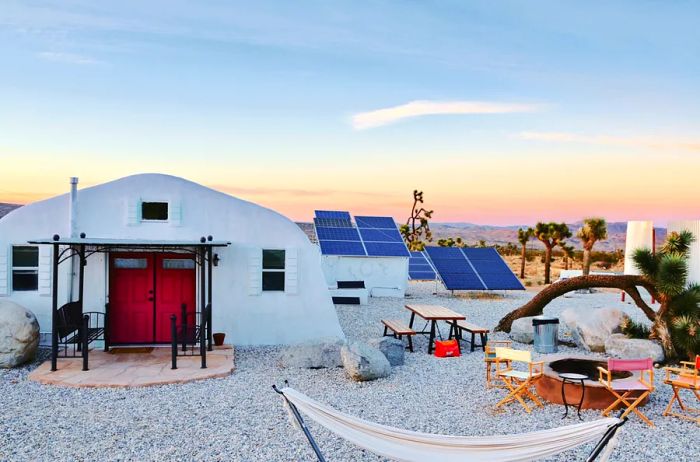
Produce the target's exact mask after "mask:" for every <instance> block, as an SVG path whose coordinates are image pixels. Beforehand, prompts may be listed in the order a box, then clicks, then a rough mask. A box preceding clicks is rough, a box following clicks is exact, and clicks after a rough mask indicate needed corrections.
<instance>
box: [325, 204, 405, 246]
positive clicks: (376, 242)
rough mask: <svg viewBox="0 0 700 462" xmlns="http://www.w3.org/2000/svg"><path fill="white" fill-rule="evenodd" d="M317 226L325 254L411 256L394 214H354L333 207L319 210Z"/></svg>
mask: <svg viewBox="0 0 700 462" xmlns="http://www.w3.org/2000/svg"><path fill="white" fill-rule="evenodd" d="M315 214H316V217H315V218H314V226H315V228H316V236H317V237H318V240H319V244H320V245H321V253H322V254H323V255H350V256H370V257H408V256H409V253H408V249H407V248H406V244H405V243H404V241H403V238H402V237H401V233H399V230H398V228H397V227H396V223H395V222H394V219H393V218H391V217H367V216H358V217H355V221H356V223H357V227H355V226H353V223H352V219H351V217H350V213H348V212H343V211H334V210H316V212H315Z"/></svg>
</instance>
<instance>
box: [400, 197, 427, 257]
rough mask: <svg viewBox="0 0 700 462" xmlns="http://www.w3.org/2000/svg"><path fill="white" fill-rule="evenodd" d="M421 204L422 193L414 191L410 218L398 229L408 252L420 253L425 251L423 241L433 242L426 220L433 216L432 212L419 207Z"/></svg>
mask: <svg viewBox="0 0 700 462" xmlns="http://www.w3.org/2000/svg"><path fill="white" fill-rule="evenodd" d="M422 203H423V191H418V190H417V189H416V190H414V191H413V208H412V209H411V216H410V217H408V220H406V224H405V225H401V228H400V231H401V235H402V236H403V238H404V240H405V241H406V245H407V246H408V250H411V251H421V250H423V249H425V241H427V242H430V241H432V240H433V234H432V233H431V231H430V225H429V224H428V220H429V219H430V218H432V216H433V211H432V210H426V209H424V208H423V207H422V206H421V205H420V204H422ZM423 239H425V241H424V240H423Z"/></svg>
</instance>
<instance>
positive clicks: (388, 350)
mask: <svg viewBox="0 0 700 462" xmlns="http://www.w3.org/2000/svg"><path fill="white" fill-rule="evenodd" d="M369 345H370V346H371V347H374V348H376V349H377V350H379V351H381V352H382V353H384V356H386V359H388V360H389V364H391V365H392V366H403V358H404V353H405V351H406V347H405V346H404V344H403V342H402V341H401V340H399V339H396V338H394V337H380V338H377V339H373V340H370V341H369Z"/></svg>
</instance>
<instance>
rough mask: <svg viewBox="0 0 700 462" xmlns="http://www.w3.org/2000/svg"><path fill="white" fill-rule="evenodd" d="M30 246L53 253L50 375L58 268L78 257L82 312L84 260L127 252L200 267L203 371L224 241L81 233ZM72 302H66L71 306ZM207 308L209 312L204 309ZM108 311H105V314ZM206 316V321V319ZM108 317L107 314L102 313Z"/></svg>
mask: <svg viewBox="0 0 700 462" xmlns="http://www.w3.org/2000/svg"><path fill="white" fill-rule="evenodd" d="M28 243H29V244H33V245H51V246H52V249H53V252H52V254H53V255H52V268H51V271H52V272H51V274H52V282H51V291H52V299H51V313H52V316H51V371H56V370H57V364H58V340H59V338H58V327H57V326H58V309H59V306H58V267H59V265H60V264H61V263H63V262H64V261H67V260H69V259H72V258H74V257H78V259H79V271H78V300H77V301H78V302H79V303H80V306H81V310H82V309H83V293H84V288H85V266H86V265H87V259H88V258H89V257H90V256H92V255H94V254H97V253H109V252H118V251H129V252H178V253H186V254H191V255H193V257H194V258H193V259H194V261H195V264H198V265H199V266H200V274H199V276H200V291H199V292H200V293H199V296H200V297H199V298H200V300H199V302H200V325H201V326H205V325H206V347H205V339H204V338H203V337H204V331H205V329H201V333H202V338H201V339H200V354H201V356H202V367H203V368H205V367H206V351H207V350H208V351H212V349H213V347H212V327H211V322H212V315H211V313H212V309H211V307H212V293H213V290H212V273H213V268H212V267H213V266H214V259H215V258H216V257H215V255H214V253H213V249H214V248H215V247H227V246H229V245H230V244H231V243H230V242H227V241H214V240H213V239H212V237H211V236H208V237H201V238H200V239H199V241H186V240H178V241H174V240H173V241H166V240H161V241H158V240H136V239H109V238H104V239H96V238H86V237H85V234H84V233H82V234H81V235H80V237H79V238H77V237H76V238H61V237H60V236H59V235H58V234H55V235H54V236H53V237H52V238H51V239H35V240H31V241H28ZM71 301H72V300H69V302H71ZM205 307H208V309H205ZM105 311H108V310H105ZM205 313H206V318H207V319H204V318H205ZM105 314H107V313H105ZM105 317H106V319H107V322H105V335H104V342H105V350H107V349H108V348H109V318H108V316H105ZM87 354H88V352H87V348H85V350H84V351H83V358H84V359H83V362H84V367H83V369H84V370H87Z"/></svg>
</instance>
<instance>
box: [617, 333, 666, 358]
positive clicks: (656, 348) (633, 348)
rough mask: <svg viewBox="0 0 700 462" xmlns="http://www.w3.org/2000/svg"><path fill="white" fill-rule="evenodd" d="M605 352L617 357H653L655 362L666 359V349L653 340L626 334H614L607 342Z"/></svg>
mask: <svg viewBox="0 0 700 462" xmlns="http://www.w3.org/2000/svg"><path fill="white" fill-rule="evenodd" d="M605 352H606V353H607V354H608V355H610V356H614V357H616V358H626V359H642V358H651V359H652V360H653V361H654V362H655V363H661V362H663V361H664V349H663V348H662V347H661V345H659V344H658V343H656V342H654V341H653V340H645V339H640V338H627V336H625V335H624V334H613V335H611V336H610V337H608V339H607V340H606V342H605Z"/></svg>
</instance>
